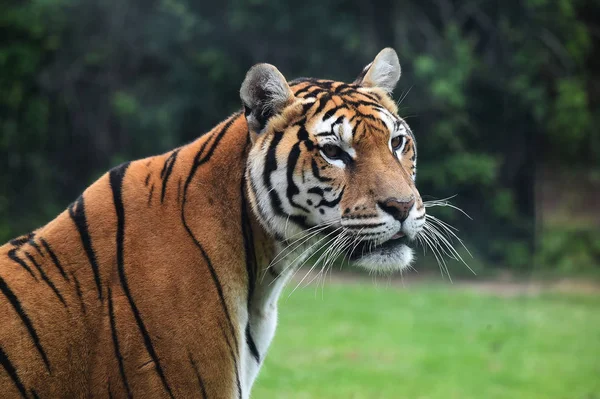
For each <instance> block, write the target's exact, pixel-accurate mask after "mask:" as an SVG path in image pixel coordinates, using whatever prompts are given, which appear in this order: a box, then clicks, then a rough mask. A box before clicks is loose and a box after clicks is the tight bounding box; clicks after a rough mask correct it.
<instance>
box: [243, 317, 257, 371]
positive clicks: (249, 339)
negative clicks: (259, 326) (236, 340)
mask: <svg viewBox="0 0 600 399" xmlns="http://www.w3.org/2000/svg"><path fill="white" fill-rule="evenodd" d="M248 317H250V313H249V312H248ZM246 344H248V349H250V354H251V355H252V357H253V358H254V360H256V363H259V364H260V354H259V353H258V348H257V347H256V342H254V338H252V333H251V332H250V321H248V323H247V324H246Z"/></svg>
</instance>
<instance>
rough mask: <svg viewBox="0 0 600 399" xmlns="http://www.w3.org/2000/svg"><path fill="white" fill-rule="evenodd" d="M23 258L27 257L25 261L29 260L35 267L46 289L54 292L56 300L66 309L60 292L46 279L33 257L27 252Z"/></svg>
mask: <svg viewBox="0 0 600 399" xmlns="http://www.w3.org/2000/svg"><path fill="white" fill-rule="evenodd" d="M25 256H26V257H27V259H29V261H30V262H31V263H33V265H34V266H35V268H36V269H37V270H38V272H39V273H40V276H41V277H42V280H44V282H45V283H46V284H47V285H48V287H50V289H51V290H52V291H54V294H55V295H56V297H57V298H58V300H59V301H61V302H62V304H63V306H64V307H65V308H66V307H67V303H66V302H65V298H63V296H62V295H61V294H60V291H59V290H58V289H57V288H56V286H55V285H54V283H53V282H52V280H50V279H49V278H48V276H47V275H46V273H44V269H42V267H41V266H40V264H39V263H37V262H36V260H35V258H34V257H33V256H31V254H30V253H29V252H25Z"/></svg>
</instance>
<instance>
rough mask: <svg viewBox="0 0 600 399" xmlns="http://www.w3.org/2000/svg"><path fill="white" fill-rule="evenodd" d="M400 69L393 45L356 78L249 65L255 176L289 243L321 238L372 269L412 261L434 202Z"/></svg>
mask: <svg viewBox="0 0 600 399" xmlns="http://www.w3.org/2000/svg"><path fill="white" fill-rule="evenodd" d="M399 78H400V64H399V61H398V56H397V55H396V52H395V51H394V50H392V49H390V48H386V49H384V50H382V51H381V52H380V53H379V54H378V55H377V57H376V58H375V60H374V61H373V62H372V63H371V64H369V65H367V66H366V67H365V68H364V70H363V71H362V73H361V74H360V75H359V77H358V78H357V79H356V80H355V81H354V82H353V83H351V84H347V83H342V82H335V81H330V80H319V79H298V80H295V81H291V82H289V83H288V82H287V81H286V79H285V78H284V77H283V75H282V74H281V73H280V72H279V71H278V70H277V69H276V68H275V67H274V66H272V65H269V64H258V65H255V66H254V67H252V68H251V69H250V70H249V71H248V73H247V75H246V79H245V80H244V83H243V84H242V87H241V90H240V95H241V99H242V102H243V105H244V109H245V117H246V121H247V123H248V128H249V131H250V137H251V141H252V145H251V149H250V153H249V157H248V164H247V169H246V179H247V181H248V182H249V189H248V191H249V199H250V202H251V204H252V206H253V209H254V211H255V214H256V215H257V217H258V219H259V220H260V222H261V224H262V225H263V226H264V228H265V229H266V230H267V231H268V232H269V233H271V234H272V235H274V236H275V237H276V238H277V239H279V240H281V241H284V242H287V243H290V242H294V241H296V242H297V241H298V240H299V239H301V238H303V237H312V241H311V242H315V239H318V240H321V244H322V245H321V244H320V245H319V246H321V247H324V248H327V247H328V246H329V247H330V248H333V246H335V251H337V253H336V254H338V255H339V254H344V255H346V257H349V258H350V259H351V260H352V261H353V263H355V264H357V265H359V266H362V267H365V268H367V269H369V270H372V271H379V272H388V271H394V270H401V269H403V268H405V267H407V266H409V265H410V263H411V261H412V258H413V251H412V249H410V248H409V247H408V245H407V244H408V242H409V241H412V240H414V239H415V237H416V236H417V234H418V233H419V232H420V231H421V229H422V228H423V225H424V222H425V207H424V206H423V201H422V199H421V196H420V195H419V191H418V190H417V188H416V186H415V177H416V165H417V148H416V142H415V138H414V135H413V133H412V132H411V130H410V128H409V126H408V125H407V124H406V122H405V121H404V120H403V119H402V118H400V117H399V116H398V110H397V107H396V104H395V102H394V101H393V100H392V98H391V96H390V94H391V92H392V90H393V89H394V87H395V86H396V83H397V82H398V80H399ZM319 246H317V247H319Z"/></svg>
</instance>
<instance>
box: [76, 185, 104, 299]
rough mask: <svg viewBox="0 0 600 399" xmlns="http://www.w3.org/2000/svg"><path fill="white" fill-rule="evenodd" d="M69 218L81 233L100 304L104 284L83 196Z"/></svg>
mask: <svg viewBox="0 0 600 399" xmlns="http://www.w3.org/2000/svg"><path fill="white" fill-rule="evenodd" d="M69 216H70V217H71V219H73V222H74V223H75V227H77V231H79V236H80V237H81V244H82V245H83V249H84V251H85V253H86V255H87V258H88V261H89V263H90V266H91V267H92V272H93V273H94V281H95V282H96V289H97V290H98V299H99V300H100V302H102V301H103V298H102V283H101V282H100V272H99V269H98V261H97V259H96V252H94V248H93V246H92V237H90V232H89V230H88V223H87V218H86V216H85V205H84V201H83V196H81V197H79V198H78V199H77V201H75V203H73V204H71V205H70V206H69Z"/></svg>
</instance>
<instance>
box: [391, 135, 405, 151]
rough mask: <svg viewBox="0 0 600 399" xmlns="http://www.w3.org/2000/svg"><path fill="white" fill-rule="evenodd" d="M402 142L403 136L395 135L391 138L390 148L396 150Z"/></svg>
mask: <svg viewBox="0 0 600 399" xmlns="http://www.w3.org/2000/svg"><path fill="white" fill-rule="evenodd" d="M403 143H404V136H396V137H394V138H393V139H392V149H393V150H394V151H398V149H399V148H400V147H402V144H403Z"/></svg>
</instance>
